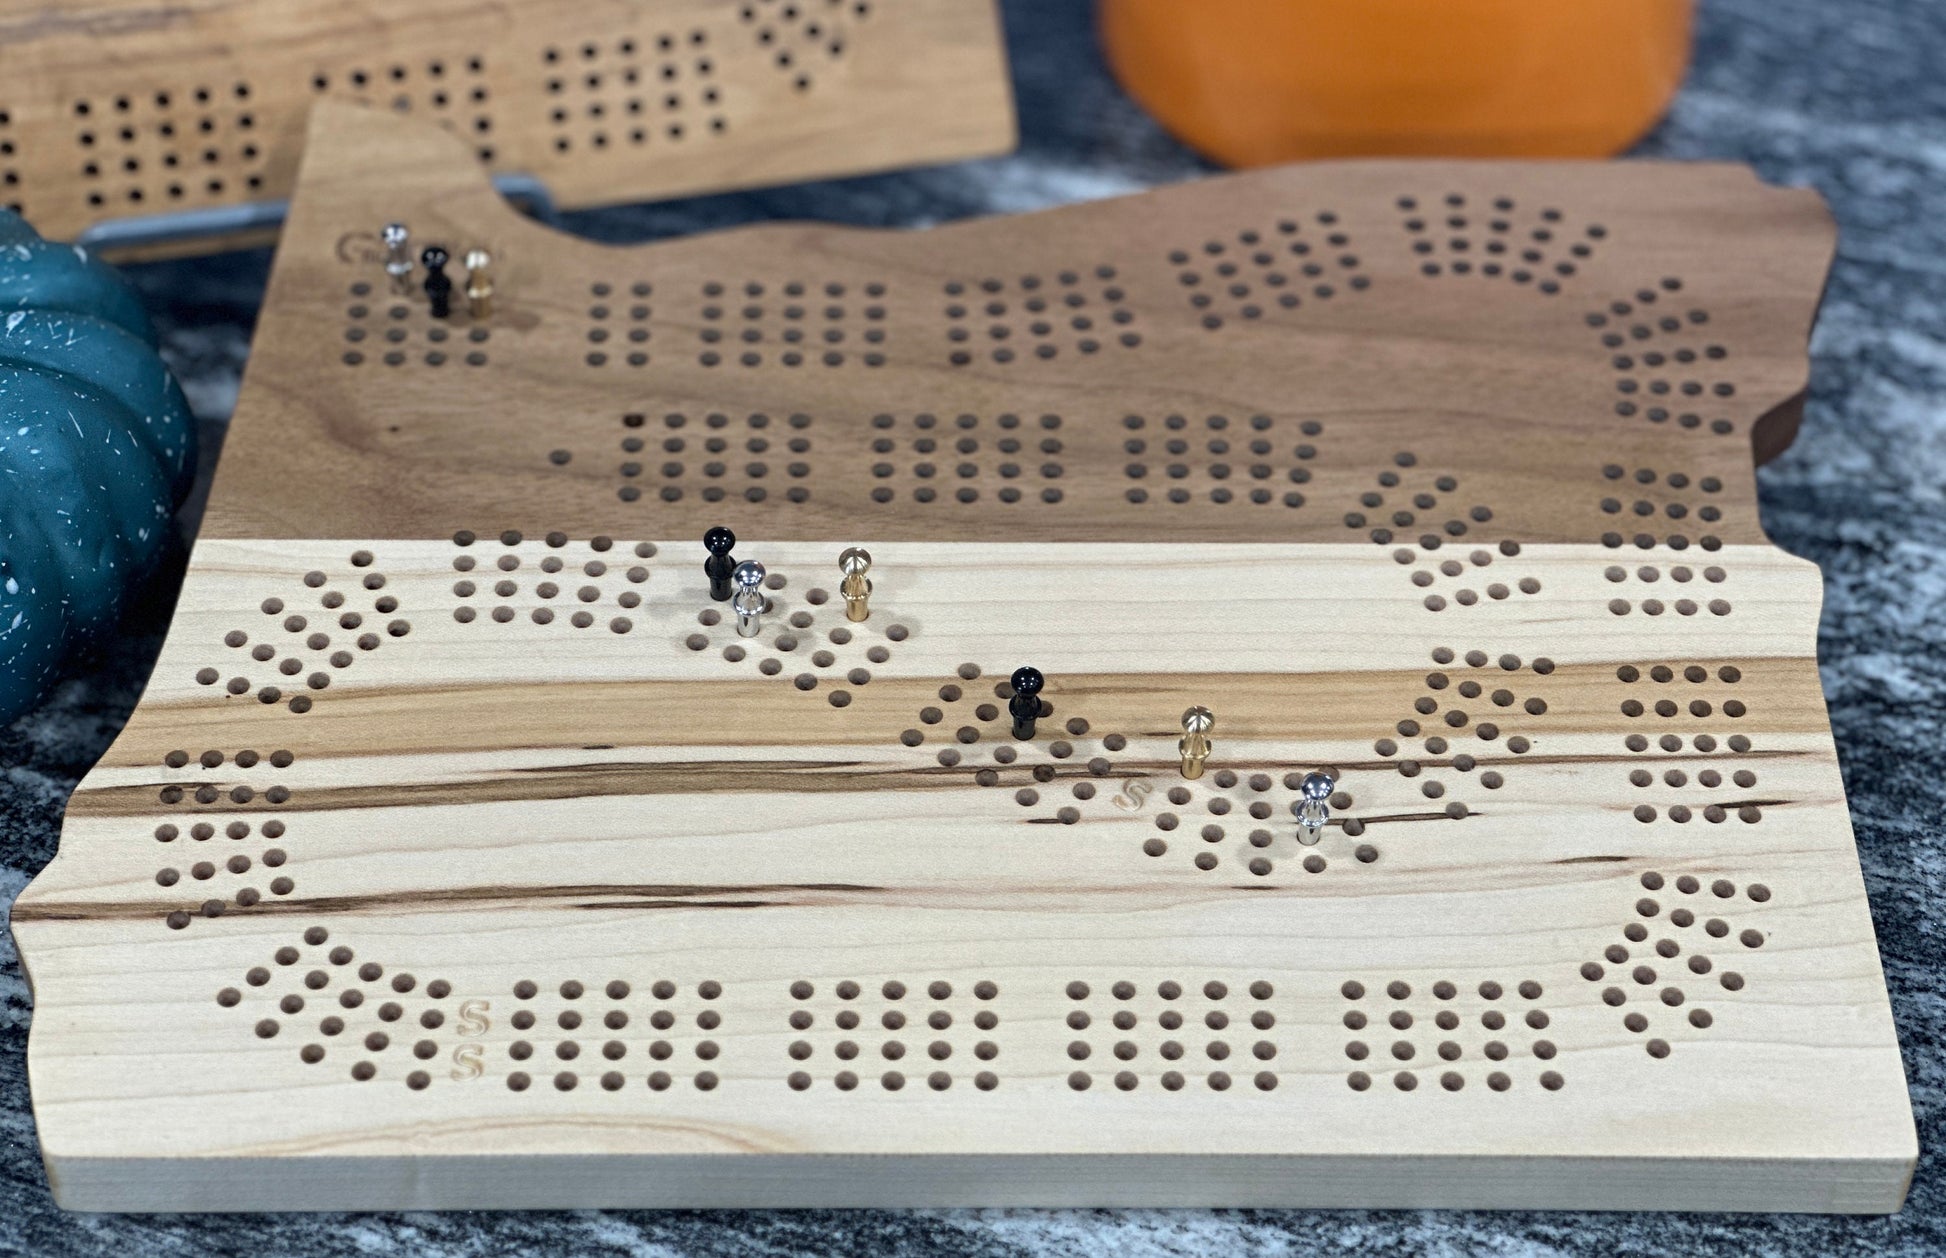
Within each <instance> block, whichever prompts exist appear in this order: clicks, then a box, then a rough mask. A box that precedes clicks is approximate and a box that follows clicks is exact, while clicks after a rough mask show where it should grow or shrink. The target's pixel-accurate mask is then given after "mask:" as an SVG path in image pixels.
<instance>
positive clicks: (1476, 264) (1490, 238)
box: [1397, 192, 1608, 295]
mask: <svg viewBox="0 0 1946 1258" xmlns="http://www.w3.org/2000/svg"><path fill="white" fill-rule="evenodd" d="M1397 204H1398V208H1399V212H1400V213H1401V214H1402V215H1404V217H1403V218H1402V219H1401V220H1400V226H1401V227H1403V228H1404V229H1405V233H1406V236H1407V238H1408V239H1409V240H1411V242H1412V252H1413V255H1414V256H1415V257H1417V258H1419V259H1420V262H1419V272H1420V274H1422V275H1429V276H1430V275H1473V274H1478V275H1484V276H1487V277H1489V278H1498V277H1501V276H1504V277H1506V278H1507V279H1510V280H1512V281H1513V282H1514V283H1516V284H1532V285H1533V286H1534V287H1535V288H1536V289H1538V290H1539V291H1541V292H1543V293H1547V294H1549V295H1552V294H1555V293H1558V292H1560V291H1561V282H1562V281H1563V280H1565V279H1567V278H1569V277H1570V276H1572V275H1574V274H1575V272H1576V271H1577V270H1578V269H1579V265H1578V264H1579V263H1581V262H1582V261H1585V260H1586V259H1587V258H1589V257H1591V256H1593V254H1594V251H1595V245H1596V244H1597V243H1598V242H1600V241H1601V240H1603V239H1605V238H1606V237H1607V235H1608V229H1607V228H1605V227H1603V226H1602V225H1601V224H1599V223H1590V224H1588V225H1587V226H1585V227H1582V228H1580V229H1579V230H1577V229H1575V228H1571V227H1567V226H1564V225H1563V223H1564V218H1565V216H1564V215H1563V214H1562V213H1561V211H1559V210H1557V209H1553V208H1551V207H1549V208H1542V209H1540V210H1538V211H1536V210H1533V209H1529V208H1524V207H1522V206H1520V205H1518V204H1516V203H1515V201H1514V199H1513V198H1512V197H1504V196H1503V197H1494V198H1492V199H1491V200H1490V201H1487V200H1482V199H1479V198H1475V201H1474V203H1473V204H1472V205H1470V206H1469V204H1468V201H1467V198H1466V197H1465V196H1463V195H1462V194H1460V193H1457V192H1451V193H1448V194H1446V195H1445V196H1444V197H1441V198H1439V199H1438V200H1437V201H1433V200H1431V199H1427V200H1426V201H1425V202H1424V203H1423V204H1422V203H1421V201H1420V199H1419V198H1417V197H1400V198H1399V199H1398V202H1397Z"/></svg>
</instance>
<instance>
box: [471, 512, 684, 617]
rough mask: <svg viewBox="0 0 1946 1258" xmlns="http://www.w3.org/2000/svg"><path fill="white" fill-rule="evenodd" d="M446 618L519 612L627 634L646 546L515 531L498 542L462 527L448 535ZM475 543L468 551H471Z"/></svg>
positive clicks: (651, 548)
mask: <svg viewBox="0 0 1946 1258" xmlns="http://www.w3.org/2000/svg"><path fill="white" fill-rule="evenodd" d="M453 545H454V546H455V547H458V548H459V550H460V553H459V554H457V555H455V556H453V571H454V572H455V573H456V574H457V575H458V579H457V580H455V581H454V582H453V597H454V598H455V599H457V600H458V605H457V606H455V607H454V608H453V619H454V620H457V621H458V622H459V623H461V624H463V625H466V624H477V623H486V624H501V625H504V624H510V623H512V622H513V621H515V620H517V619H519V618H520V617H521V615H522V613H523V611H524V612H525V614H526V617H527V619H528V620H530V621H532V622H533V623H534V624H537V625H552V624H556V623H559V624H560V625H561V626H563V627H565V628H574V629H592V628H594V627H596V626H597V625H599V626H601V627H603V628H605V629H607V630H608V632H610V633H628V632H629V631H630V630H632V629H634V628H635V617H637V616H640V615H641V614H642V612H641V611H640V608H641V606H642V601H643V594H642V587H643V585H644V584H645V583H646V582H647V581H648V579H649V563H648V561H649V560H651V559H654V558H655V553H656V547H655V543H654V542H634V543H629V542H617V541H615V539H614V538H612V537H604V536H596V537H592V538H589V539H588V540H587V541H586V542H571V541H570V540H569V539H568V535H567V534H566V533H560V532H555V533H549V534H548V535H547V536H546V538H545V539H544V540H543V542H542V543H541V544H540V545H536V544H534V543H532V542H528V541H526V540H525V539H524V538H523V537H522V536H521V535H520V533H519V532H518V531H517V530H513V529H509V530H508V531H506V532H504V533H502V534H500V535H499V538H498V545H497V547H496V545H495V542H494V541H492V540H483V539H481V538H480V537H479V536H478V535H477V534H475V533H472V532H469V531H467V530H465V529H462V530H460V531H459V532H457V533H455V534H453ZM476 545H477V546H478V550H477V551H476V550H475V549H474V548H475V546H476Z"/></svg>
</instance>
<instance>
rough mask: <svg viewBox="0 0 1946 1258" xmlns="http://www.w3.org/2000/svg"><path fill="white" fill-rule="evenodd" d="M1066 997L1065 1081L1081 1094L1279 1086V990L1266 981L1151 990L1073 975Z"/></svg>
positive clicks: (1170, 984)
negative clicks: (1094, 1089)
mask: <svg viewBox="0 0 1946 1258" xmlns="http://www.w3.org/2000/svg"><path fill="white" fill-rule="evenodd" d="M1064 994H1065V995H1066V996H1067V1006H1068V1007H1067V1011H1066V1013H1065V1014H1064V1015H1063V1018H1062V1021H1063V1023H1064V1024H1065V1025H1066V1027H1067V1029H1068V1032H1069V1034H1070V1035H1071V1036H1073V1038H1072V1039H1070V1040H1069V1041H1068V1044H1067V1048H1066V1050H1065V1051H1066V1054H1067V1058H1068V1061H1069V1063H1070V1065H1071V1066H1072V1067H1073V1069H1071V1070H1070V1072H1069V1074H1068V1079H1067V1083H1068V1087H1070V1088H1072V1089H1073V1090H1074V1091H1076V1092H1085V1091H1087V1090H1088V1089H1089V1088H1091V1087H1093V1086H1094V1085H1095V1084H1097V1083H1100V1084H1102V1085H1104V1086H1106V1087H1112V1088H1114V1089H1116V1090H1117V1091H1121V1092H1133V1091H1135V1090H1136V1089H1138V1088H1141V1087H1143V1086H1148V1087H1160V1088H1162V1089H1163V1090H1164V1091H1167V1092H1179V1091H1182V1090H1183V1089H1184V1088H1201V1089H1206V1090H1208V1091H1211V1092H1227V1091H1230V1090H1231V1089H1233V1088H1234V1089H1235V1090H1237V1091H1240V1092H1272V1091H1275V1090H1276V1088H1277V1083H1278V1073H1277V1068H1276V1066H1275V1064H1274V1063H1275V1062H1276V1061H1277V1057H1278V1052H1279V1048H1280V1046H1279V1045H1278V1043H1277V1027H1278V1018H1277V1013H1276V1012H1275V1006H1274V1005H1273V1004H1272V1003H1271V1002H1272V1000H1273V998H1274V997H1275V996H1276V994H1277V992H1276V988H1275V987H1274V986H1272V985H1271V984H1270V983H1269V982H1268V981H1266V980H1264V979H1257V980H1255V981H1252V982H1249V983H1237V984H1235V985H1234V986H1232V985H1231V984H1229V983H1224V982H1221V981H1218V980H1215V979H1211V980H1209V981H1206V982H1204V983H1201V984H1196V983H1193V982H1192V983H1188V984H1184V983H1180V982H1177V981H1176V980H1174V979H1164V980H1163V981H1161V982H1159V983H1157V984H1155V985H1154V986H1152V987H1148V986H1141V985H1138V984H1136V983H1133V982H1130V981H1129V980H1127V979H1118V980H1116V981H1114V982H1112V983H1101V984H1090V983H1086V982H1083V981H1081V980H1079V979H1076V980H1075V981H1073V982H1071V983H1069V984H1068V985H1067V987H1066V989H1065V991H1064Z"/></svg>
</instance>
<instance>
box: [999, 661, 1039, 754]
mask: <svg viewBox="0 0 1946 1258" xmlns="http://www.w3.org/2000/svg"><path fill="white" fill-rule="evenodd" d="M1012 680H1013V686H1014V693H1013V697H1012V698H1010V699H1008V700H1007V711H1008V712H1009V713H1011V714H1012V715H1013V718H1014V737H1015V738H1018V739H1021V740H1022V741H1026V740H1027V739H1030V738H1032V737H1033V736H1034V721H1035V719H1036V718H1037V717H1039V716H1040V714H1041V687H1042V686H1043V685H1045V684H1046V678H1044V677H1042V676H1041V670H1039V669H1038V668H1026V667H1022V668H1016V669H1015V670H1014V675H1013V679H1012Z"/></svg>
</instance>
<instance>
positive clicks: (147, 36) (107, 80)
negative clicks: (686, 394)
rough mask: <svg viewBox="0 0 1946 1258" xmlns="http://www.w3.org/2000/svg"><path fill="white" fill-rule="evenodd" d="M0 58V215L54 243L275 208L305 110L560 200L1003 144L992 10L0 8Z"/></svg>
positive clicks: (376, 5) (1009, 111) (978, 0)
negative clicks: (459, 140) (414, 122)
mask: <svg viewBox="0 0 1946 1258" xmlns="http://www.w3.org/2000/svg"><path fill="white" fill-rule="evenodd" d="M0 64H3V65H4V66H5V67H6V71H7V72H6V74H5V75H4V76H0V205H4V206H5V207H6V208H8V209H12V210H15V211H17V212H20V213H22V214H24V215H26V217H27V218H28V219H29V220H30V221H31V222H32V223H33V224H34V225H35V226H36V227H38V228H39V229H40V230H41V231H42V232H44V233H47V234H50V235H56V236H63V237H66V236H70V235H73V234H75V233H78V232H80V231H82V230H83V229H85V228H87V227H89V226H91V225H94V224H96V223H100V222H103V221H105V220H111V219H118V218H128V217H145V216H149V215H158V214H169V213H173V212H178V211H186V210H187V211H200V210H209V209H212V208H217V207H225V206H236V205H241V204H243V203H246V202H258V201H271V200H277V199H280V198H283V197H287V196H289V195H290V191H291V184H292V182H293V179H294V177H295V175H296V172H297V165H298V157H299V154H300V153H301V151H302V147H303V146H302V139H303V135H304V125H305V116H306V114H307V113H308V111H309V110H310V108H311V104H312V102H313V101H315V100H319V99H327V98H328V99H352V100H359V101H364V102H367V103H371V104H375V105H380V106H383V107H384V108H386V109H388V110H391V111H394V112H396V113H398V114H400V115H409V116H415V117H420V118H425V119H429V120H432V121H436V122H438V123H439V124H440V125H441V126H443V127H445V128H447V129H448V130H450V131H452V132H453V133H454V134H455V135H458V136H460V137H463V138H464V139H465V140H466V142H467V146H468V147H469V148H470V149H471V151H472V152H473V154H474V156H475V157H476V158H477V159H478V160H479V161H480V162H481V163H482V164H483V165H484V166H486V167H488V168H490V169H492V170H495V171H501V172H513V173H518V174H522V175H531V176H534V177H537V178H539V179H540V180H541V181H542V182H544V183H545V184H546V185H547V187H548V189H549V191H550V192H551V193H552V195H553V197H554V200H555V201H556V202H557V203H558V204H560V205H563V206H567V207H576V206H584V205H600V204H607V203H612V202H616V201H626V200H631V199H637V200H639V199H643V198H648V197H656V196H672V195H676V194H680V193H691V192H711V191H720V190H723V189H728V188H745V187H750V186H753V185H761V184H775V183H787V182H790V181H792V180H797V179H809V178H815V177H823V176H830V175H839V174H853V173H857V172H860V171H869V170H883V169H887V168H891V167H896V166H905V165H911V164H913V163H917V162H928V161H943V160H946V159H949V158H960V157H971V156H976V155H981V154H989V153H996V152H1000V151H1002V150H1004V149H1006V148H1008V147H1009V146H1011V144H1012V143H1013V139H1014V119H1013V105H1012V100H1011V96H1010V93H1009V86H1008V82H1007V67H1006V58H1005V53H1004V50H1003V48H1002V44H1001V35H1000V26H999V21H998V16H997V14H996V12H995V9H994V5H993V4H992V0H519V3H513V4H507V3H495V2H493V0H365V2H364V3H359V4H345V3H342V0H173V2H172V3H171V4H169V5H167V6H158V5H155V4H151V3H148V2H147V0H88V2H87V3H82V2H81V0H0ZM223 243H236V242H235V241H234V240H233V239H225V238H217V239H211V240H203V241H200V242H177V243H176V244H175V245H173V246H172V249H173V251H176V252H181V251H183V250H184V249H186V248H210V247H214V246H216V245H218V244H223Z"/></svg>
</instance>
